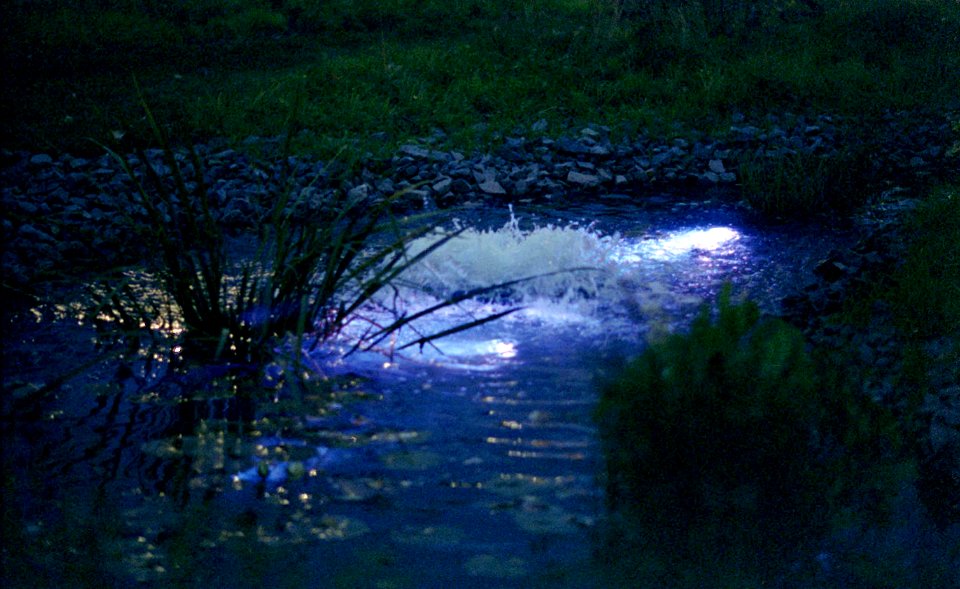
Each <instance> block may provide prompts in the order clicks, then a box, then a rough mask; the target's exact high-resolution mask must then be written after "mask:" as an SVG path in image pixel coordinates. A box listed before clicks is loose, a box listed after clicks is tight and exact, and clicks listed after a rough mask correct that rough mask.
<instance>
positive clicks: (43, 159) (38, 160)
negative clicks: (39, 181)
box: [30, 153, 53, 167]
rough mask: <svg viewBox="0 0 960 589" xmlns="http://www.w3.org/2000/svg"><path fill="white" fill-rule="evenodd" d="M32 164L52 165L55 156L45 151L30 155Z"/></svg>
mask: <svg viewBox="0 0 960 589" xmlns="http://www.w3.org/2000/svg"><path fill="white" fill-rule="evenodd" d="M30 165H31V166H37V167H41V166H51V165H53V158H52V157H50V156H49V155H47V154H45V153H38V154H37V155H34V156H31V157H30Z"/></svg>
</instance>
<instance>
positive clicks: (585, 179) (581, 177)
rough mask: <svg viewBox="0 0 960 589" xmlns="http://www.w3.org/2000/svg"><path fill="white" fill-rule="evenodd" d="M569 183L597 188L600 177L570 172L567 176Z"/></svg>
mask: <svg viewBox="0 0 960 589" xmlns="http://www.w3.org/2000/svg"><path fill="white" fill-rule="evenodd" d="M567 182H570V183H571V184H579V185H580V186H597V185H599V184H600V178H599V176H594V175H593V174H583V173H580V172H574V171H570V172H569V173H568V174H567Z"/></svg>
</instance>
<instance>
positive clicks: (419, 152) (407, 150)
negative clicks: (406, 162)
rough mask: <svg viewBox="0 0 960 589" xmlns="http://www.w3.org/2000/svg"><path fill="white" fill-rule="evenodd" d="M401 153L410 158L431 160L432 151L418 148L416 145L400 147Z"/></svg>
mask: <svg viewBox="0 0 960 589" xmlns="http://www.w3.org/2000/svg"><path fill="white" fill-rule="evenodd" d="M400 153H403V154H405V155H409V156H410V157H415V158H419V159H429V158H430V150H429V149H424V148H423V147H418V146H416V145H404V146H402V147H400Z"/></svg>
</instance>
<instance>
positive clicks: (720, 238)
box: [650, 227, 740, 260]
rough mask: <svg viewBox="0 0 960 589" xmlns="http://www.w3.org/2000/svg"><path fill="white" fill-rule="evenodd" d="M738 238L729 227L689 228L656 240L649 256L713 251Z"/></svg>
mask: <svg viewBox="0 0 960 589" xmlns="http://www.w3.org/2000/svg"><path fill="white" fill-rule="evenodd" d="M739 238H740V234H739V233H738V232H737V231H736V230H735V229H731V228H730V227H711V228H710V229H691V230H689V231H683V232H680V233H674V234H672V235H670V236H669V237H667V238H666V239H662V240H658V241H657V242H656V245H655V246H654V247H653V248H651V251H650V257H651V258H653V259H657V260H668V259H670V258H675V257H677V256H682V255H684V254H687V253H689V252H691V251H694V250H698V251H704V252H713V251H716V250H718V249H720V248H722V247H724V246H725V245H727V244H729V243H730V242H733V241H736V240H737V239H739Z"/></svg>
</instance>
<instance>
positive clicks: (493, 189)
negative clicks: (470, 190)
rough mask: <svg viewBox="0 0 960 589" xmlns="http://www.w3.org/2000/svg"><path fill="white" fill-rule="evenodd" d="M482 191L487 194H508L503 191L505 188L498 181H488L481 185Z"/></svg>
mask: <svg viewBox="0 0 960 589" xmlns="http://www.w3.org/2000/svg"><path fill="white" fill-rule="evenodd" d="M480 190H481V191H483V192H485V193H486V194H506V193H507V191H506V190H504V189H503V186H501V185H500V183H499V182H497V181H496V180H487V181H485V182H482V183H481V184H480Z"/></svg>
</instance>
